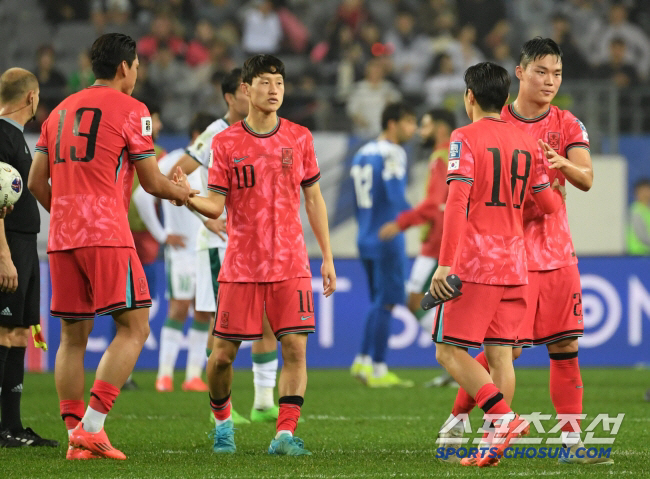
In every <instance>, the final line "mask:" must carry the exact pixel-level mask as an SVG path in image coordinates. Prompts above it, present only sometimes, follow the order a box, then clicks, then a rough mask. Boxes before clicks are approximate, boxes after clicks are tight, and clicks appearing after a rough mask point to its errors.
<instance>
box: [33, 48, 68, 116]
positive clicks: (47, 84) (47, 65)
mask: <svg viewBox="0 0 650 479" xmlns="http://www.w3.org/2000/svg"><path fill="white" fill-rule="evenodd" d="M54 62H55V55H54V49H53V48H52V47H51V46H50V45H44V46H42V47H40V48H39V49H38V52H37V54H36V71H35V72H34V73H35V74H36V76H37V77H38V85H39V87H40V89H41V101H40V104H41V105H42V106H43V107H44V108H45V109H46V110H47V111H48V112H49V111H51V110H52V109H53V108H54V107H55V106H56V105H58V104H59V103H60V102H61V101H62V100H63V98H64V97H65V95H66V90H65V89H66V85H67V81H66V79H65V76H64V75H63V73H61V72H60V71H59V70H58V69H57V68H56V66H55V65H54Z"/></svg>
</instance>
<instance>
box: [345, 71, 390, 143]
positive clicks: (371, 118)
mask: <svg viewBox="0 0 650 479" xmlns="http://www.w3.org/2000/svg"><path fill="white" fill-rule="evenodd" d="M384 76H385V72H384V67H383V66H382V63H381V61H380V60H379V59H372V60H370V61H368V63H367V64H366V75H365V78H364V79H363V80H361V81H359V82H357V83H356V84H355V85H354V88H353V89H352V91H351V92H350V97H349V98H348V104H347V112H348V116H349V117H350V119H351V120H352V126H353V131H354V133H355V134H356V135H359V136H362V137H365V138H370V137H373V136H377V135H379V133H380V132H381V113H382V111H384V107H385V106H386V105H387V104H389V103H394V102H396V101H399V100H400V99H401V94H400V92H399V90H397V88H395V86H394V85H393V84H392V83H391V82H389V81H387V80H385V79H384Z"/></svg>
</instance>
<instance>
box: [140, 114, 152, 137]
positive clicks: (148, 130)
mask: <svg viewBox="0 0 650 479" xmlns="http://www.w3.org/2000/svg"><path fill="white" fill-rule="evenodd" d="M140 121H141V122H142V136H151V135H152V134H153V125H152V124H151V117H150V116H143V117H142V118H140Z"/></svg>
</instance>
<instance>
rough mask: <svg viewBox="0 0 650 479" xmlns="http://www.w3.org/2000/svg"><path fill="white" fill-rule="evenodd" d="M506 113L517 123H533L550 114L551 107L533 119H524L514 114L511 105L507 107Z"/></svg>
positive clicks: (514, 111)
mask: <svg viewBox="0 0 650 479" xmlns="http://www.w3.org/2000/svg"><path fill="white" fill-rule="evenodd" d="M508 111H509V112H510V114H511V115H512V116H514V117H515V118H516V119H517V120H519V121H523V122H524V123H535V122H538V121H541V120H543V119H544V118H546V117H547V116H548V114H549V113H550V112H551V107H550V106H549V107H548V110H546V111H545V112H544V113H542V114H541V115H539V116H536V117H535V118H526V117H525V116H521V115H520V114H519V113H517V112H516V110H515V107H514V106H512V103H511V104H510V105H508Z"/></svg>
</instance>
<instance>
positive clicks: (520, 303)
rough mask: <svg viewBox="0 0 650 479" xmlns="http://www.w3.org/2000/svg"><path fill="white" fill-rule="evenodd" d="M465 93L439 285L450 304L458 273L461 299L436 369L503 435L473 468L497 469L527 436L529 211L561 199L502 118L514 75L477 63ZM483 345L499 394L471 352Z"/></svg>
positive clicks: (441, 314) (537, 158)
mask: <svg viewBox="0 0 650 479" xmlns="http://www.w3.org/2000/svg"><path fill="white" fill-rule="evenodd" d="M465 83H466V85H467V90H466V92H465V109H466V111H467V114H468V116H469V118H470V119H471V120H472V123H471V124H470V125H468V126H466V127H463V128H459V129H457V130H454V132H453V133H452V135H451V142H450V145H449V163H448V169H447V171H448V173H447V183H448V184H449V196H448V198H447V206H446V209H445V216H444V226H443V236H442V243H441V248H440V264H439V266H438V269H437V270H436V272H435V273H434V275H433V278H432V280H431V294H432V296H434V297H435V298H439V299H449V298H450V296H451V293H452V292H453V289H451V287H450V286H449V284H448V283H447V280H446V278H447V276H448V275H449V274H450V273H454V274H456V275H457V276H458V277H459V278H460V279H461V280H462V282H463V289H462V292H463V294H462V296H461V297H460V298H457V299H455V300H452V301H450V302H448V303H444V304H442V305H441V306H439V307H438V314H437V317H436V321H435V323H434V327H433V340H434V341H435V343H436V359H437V360H438V362H439V363H440V364H441V365H442V366H443V367H444V368H445V369H446V370H447V372H449V374H451V376H452V377H453V378H454V379H455V380H456V381H457V382H458V384H459V385H460V386H461V387H463V388H464V389H465V390H466V391H467V392H468V393H469V395H471V396H472V397H473V398H474V399H475V401H476V403H477V404H478V405H479V407H481V409H483V411H484V412H485V414H486V415H487V417H488V419H490V420H492V421H493V422H495V424H499V423H501V426H503V429H504V433H503V434H504V437H503V441H501V442H500V443H494V448H493V449H491V450H490V454H486V455H484V456H483V457H479V458H478V460H477V461H475V462H474V463H475V464H476V463H477V464H478V465H479V466H487V465H491V464H495V463H497V462H498V461H499V456H500V455H501V454H502V453H503V451H504V450H505V448H506V447H508V444H509V441H510V440H511V439H512V438H515V437H517V436H518V435H519V434H520V432H521V430H522V429H523V428H524V427H525V421H523V420H522V419H520V418H519V417H518V416H514V414H513V413H512V410H511V409H510V406H509V403H510V401H511V400H512V395H513V393H514V385H515V374H514V368H513V367H512V347H513V346H515V345H516V344H517V339H518V334H519V322H520V319H521V317H522V316H523V315H524V314H525V312H526V298H527V283H528V271H527V268H526V248H525V245H524V227H523V224H524V221H523V205H524V203H525V202H526V201H535V202H536V204H538V205H539V207H540V208H541V209H542V210H543V211H546V212H548V213H550V212H553V211H555V210H556V209H557V208H559V206H560V205H561V203H562V196H561V194H560V193H559V192H558V191H554V190H551V189H550V184H549V182H548V176H547V174H546V168H545V166H544V158H543V153H542V151H541V149H540V148H539V146H538V145H537V143H536V142H535V140H534V139H533V138H532V137H530V136H528V135H527V134H525V133H523V132H522V131H521V130H518V129H517V128H516V127H514V126H512V125H510V124H508V123H506V122H505V121H503V120H501V119H500V118H499V112H500V111H501V108H502V107H503V105H504V104H505V102H506V99H507V98H508V90H509V88H510V76H509V75H508V72H507V71H506V70H505V69H503V68H502V67H500V66H498V65H496V64H494V63H489V62H485V63H479V64H476V65H474V66H472V67H470V68H468V69H467V71H466V72H465ZM481 345H483V347H484V348H485V355H486V357H487V360H488V362H489V363H490V364H492V365H493V366H494V371H493V376H494V377H495V382H498V383H499V385H500V388H497V386H496V385H495V384H494V382H493V380H492V378H491V377H490V374H489V373H488V372H487V371H486V370H485V369H484V368H483V367H482V366H481V364H479V363H478V362H477V361H476V360H474V359H473V358H472V357H471V356H470V355H469V354H468V352H467V348H479V347H481ZM504 420H505V422H504ZM506 423H507V424H506Z"/></svg>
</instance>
